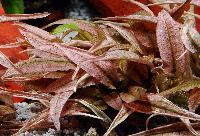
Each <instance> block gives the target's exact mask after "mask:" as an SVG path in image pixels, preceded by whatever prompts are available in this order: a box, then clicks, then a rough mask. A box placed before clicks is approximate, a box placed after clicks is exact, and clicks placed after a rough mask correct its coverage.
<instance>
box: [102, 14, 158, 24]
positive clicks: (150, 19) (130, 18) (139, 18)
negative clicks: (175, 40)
mask: <svg viewBox="0 0 200 136" xmlns="http://www.w3.org/2000/svg"><path fill="white" fill-rule="evenodd" d="M102 19H103V20H110V21H123V22H130V21H141V22H150V23H157V17H152V16H142V15H129V16H116V17H107V18H102Z"/></svg>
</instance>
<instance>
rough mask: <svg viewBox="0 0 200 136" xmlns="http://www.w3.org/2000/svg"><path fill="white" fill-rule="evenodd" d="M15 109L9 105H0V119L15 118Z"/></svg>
mask: <svg viewBox="0 0 200 136" xmlns="http://www.w3.org/2000/svg"><path fill="white" fill-rule="evenodd" d="M15 114H16V113H15V110H14V109H12V108H11V107H9V106H5V105H0V121H8V120H11V119H15Z"/></svg>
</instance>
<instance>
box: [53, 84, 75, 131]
mask: <svg viewBox="0 0 200 136" xmlns="http://www.w3.org/2000/svg"><path fill="white" fill-rule="evenodd" d="M63 89H64V88H63ZM73 93H74V91H72V90H68V88H65V92H62V93H58V94H56V95H55V96H54V97H53V98H52V99H51V101H50V117H51V119H52V121H53V123H54V125H55V127H56V129H57V130H60V115H61V113H62V109H63V107H64V105H65V103H66V102H67V100H68V99H69V97H70V96H71V95H72V94H73Z"/></svg>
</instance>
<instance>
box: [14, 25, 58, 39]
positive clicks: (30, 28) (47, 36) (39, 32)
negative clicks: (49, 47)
mask: <svg viewBox="0 0 200 136" xmlns="http://www.w3.org/2000/svg"><path fill="white" fill-rule="evenodd" d="M15 25H18V26H20V27H22V28H24V29H25V30H26V31H29V32H31V33H33V34H35V35H38V36H40V37H42V38H43V39H46V40H53V39H56V36H54V35H51V34H50V33H49V32H47V31H45V30H42V29H40V28H38V27H35V26H32V25H28V24H25V23H21V22H18V23H15ZM20 32H21V33H22V35H23V31H20ZM24 36H25V37H26V35H24Z"/></svg>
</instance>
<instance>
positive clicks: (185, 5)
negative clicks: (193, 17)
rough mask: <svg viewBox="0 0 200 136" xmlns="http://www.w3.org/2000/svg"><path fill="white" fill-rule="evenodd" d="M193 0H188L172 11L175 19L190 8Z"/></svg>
mask: <svg viewBox="0 0 200 136" xmlns="http://www.w3.org/2000/svg"><path fill="white" fill-rule="evenodd" d="M191 1H192V0H186V1H185V2H184V3H183V4H181V5H180V6H178V7H177V8H175V9H173V10H172V11H171V16H172V18H173V19H174V20H178V19H179V18H180V17H181V16H182V15H183V13H184V11H187V10H189V7H190V2H191Z"/></svg>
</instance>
